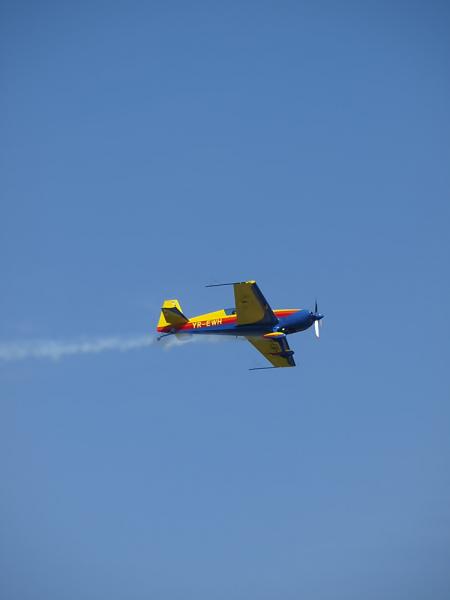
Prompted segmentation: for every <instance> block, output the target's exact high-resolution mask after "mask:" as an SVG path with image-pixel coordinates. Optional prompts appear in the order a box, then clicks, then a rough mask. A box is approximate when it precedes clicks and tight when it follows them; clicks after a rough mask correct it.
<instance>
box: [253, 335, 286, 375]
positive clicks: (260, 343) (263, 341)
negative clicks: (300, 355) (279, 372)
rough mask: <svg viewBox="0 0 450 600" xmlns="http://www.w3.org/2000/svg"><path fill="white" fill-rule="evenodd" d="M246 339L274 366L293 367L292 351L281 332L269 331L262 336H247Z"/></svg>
mask: <svg viewBox="0 0 450 600" xmlns="http://www.w3.org/2000/svg"><path fill="white" fill-rule="evenodd" d="M247 339H248V341H249V342H250V344H252V345H253V346H254V347H255V348H256V349H257V350H259V351H260V352H261V354H263V355H264V356H265V357H266V358H267V360H268V361H269V362H271V363H272V365H273V366H274V367H295V361H294V358H293V356H292V355H293V354H294V351H293V350H291V349H290V348H289V344H288V342H287V339H286V336H285V335H284V334H283V333H271V334H268V335H266V336H263V337H248V338H247Z"/></svg>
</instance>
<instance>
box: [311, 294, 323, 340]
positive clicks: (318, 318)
mask: <svg viewBox="0 0 450 600" xmlns="http://www.w3.org/2000/svg"><path fill="white" fill-rule="evenodd" d="M312 316H313V317H314V333H315V334H316V338H317V339H319V338H320V328H319V323H320V325H321V326H322V323H321V320H322V319H323V315H321V314H319V312H318V308H317V298H316V301H315V302H314V313H312Z"/></svg>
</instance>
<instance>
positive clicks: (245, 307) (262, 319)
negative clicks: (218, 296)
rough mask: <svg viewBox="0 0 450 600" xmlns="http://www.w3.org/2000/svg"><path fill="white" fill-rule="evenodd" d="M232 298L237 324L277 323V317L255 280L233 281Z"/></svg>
mask: <svg viewBox="0 0 450 600" xmlns="http://www.w3.org/2000/svg"><path fill="white" fill-rule="evenodd" d="M234 298H235V302H236V316H237V323H238V325H253V324H269V325H275V324H276V323H278V319H277V318H276V316H275V315H274V314H273V311H272V309H271V308H270V306H269V303H268V302H267V300H266V299H265V298H264V296H263V294H262V292H261V290H260V289H259V287H258V286H257V284H256V281H244V282H242V283H235V284H234Z"/></svg>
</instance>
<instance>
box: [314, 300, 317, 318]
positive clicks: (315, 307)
mask: <svg viewBox="0 0 450 600" xmlns="http://www.w3.org/2000/svg"><path fill="white" fill-rule="evenodd" d="M314 314H315V315H317V299H316V303H315V305H314Z"/></svg>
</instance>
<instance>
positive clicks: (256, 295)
mask: <svg viewBox="0 0 450 600" xmlns="http://www.w3.org/2000/svg"><path fill="white" fill-rule="evenodd" d="M222 285H232V286H233V287H234V298H235V305H236V307H235V308H224V309H222V310H216V311H215V312H210V313H206V314H204V315H199V316H197V317H192V318H190V319H188V318H187V317H185V316H184V314H183V312H182V310H181V306H180V303H179V302H178V300H165V301H164V302H163V306H162V308H161V315H160V317H159V321H158V327H157V330H158V331H159V332H160V333H162V335H160V336H159V338H158V340H160V339H161V338H163V337H166V336H167V335H172V334H176V335H183V334H202V335H207V334H215V335H233V336H243V337H245V338H247V340H248V341H249V342H250V343H251V344H252V345H253V346H254V347H255V348H256V349H257V350H259V351H260V352H261V354H263V355H264V356H265V357H266V358H267V360H268V361H269V362H270V363H272V365H273V366H272V367H259V369H261V368H262V369H273V368H277V367H295V361H294V358H293V354H294V351H293V350H291V349H290V348H289V344H288V342H287V339H286V336H287V335H289V334H290V333H297V332H298V331H304V330H305V329H308V328H309V327H311V325H314V329H315V333H316V336H317V337H319V322H320V320H321V319H323V315H321V314H319V313H318V312H317V301H316V303H315V307H314V312H312V311H309V310H306V309H300V308H287V309H276V310H272V309H271V308H270V306H269V304H268V302H267V300H266V299H265V298H264V296H263V294H262V292H261V290H260V289H259V287H258V286H257V284H256V281H243V282H240V283H219V284H214V285H207V286H206V287H219V286H222ZM251 370H256V369H251Z"/></svg>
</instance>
